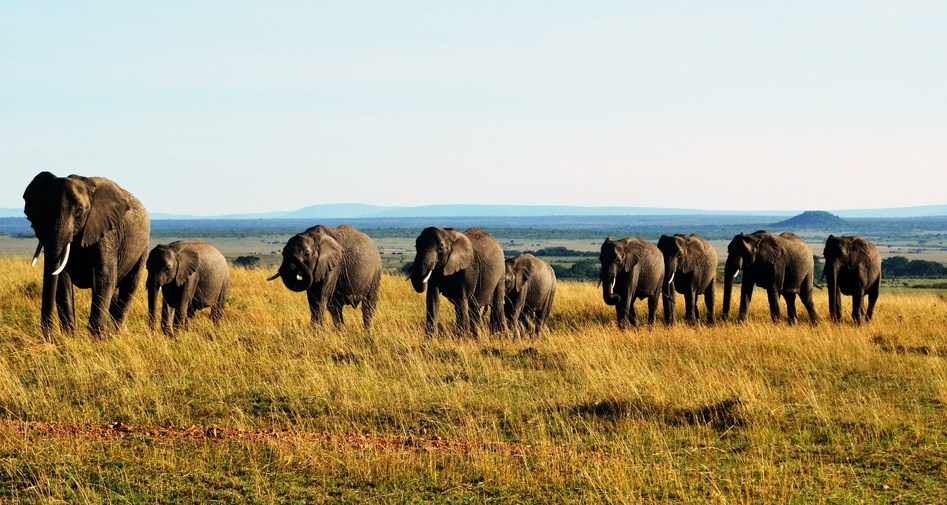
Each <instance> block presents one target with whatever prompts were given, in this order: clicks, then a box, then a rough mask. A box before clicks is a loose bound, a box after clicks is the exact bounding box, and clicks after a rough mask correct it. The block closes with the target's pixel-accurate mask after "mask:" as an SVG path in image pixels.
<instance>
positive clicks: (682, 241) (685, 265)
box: [674, 235, 694, 273]
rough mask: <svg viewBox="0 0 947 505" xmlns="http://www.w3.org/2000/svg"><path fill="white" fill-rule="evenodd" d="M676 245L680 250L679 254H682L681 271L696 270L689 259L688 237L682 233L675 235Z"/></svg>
mask: <svg viewBox="0 0 947 505" xmlns="http://www.w3.org/2000/svg"><path fill="white" fill-rule="evenodd" d="M674 246H675V248H676V249H677V251H678V252H679V254H680V255H681V259H680V265H681V266H680V269H681V272H684V273H690V272H692V271H693V270H694V266H693V265H691V263H690V261H688V260H689V258H688V253H689V252H690V251H688V249H687V239H686V238H684V237H682V236H680V235H675V236H674Z"/></svg>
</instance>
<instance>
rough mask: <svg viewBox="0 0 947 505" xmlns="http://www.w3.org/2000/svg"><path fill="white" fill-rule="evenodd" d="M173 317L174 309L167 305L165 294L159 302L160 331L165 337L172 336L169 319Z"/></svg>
mask: <svg viewBox="0 0 947 505" xmlns="http://www.w3.org/2000/svg"><path fill="white" fill-rule="evenodd" d="M173 317H174V307H172V306H171V304H170V303H168V299H167V293H166V294H165V297H164V299H163V300H161V331H163V332H164V334H165V335H172V334H173V333H174V331H173V330H172V327H171V319H172V318H173Z"/></svg>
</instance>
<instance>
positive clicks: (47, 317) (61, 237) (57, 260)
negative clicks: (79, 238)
mask: <svg viewBox="0 0 947 505" xmlns="http://www.w3.org/2000/svg"><path fill="white" fill-rule="evenodd" d="M71 229H72V222H70V221H67V222H63V221H59V222H58V223H57V224H56V227H55V232H54V233H53V235H52V239H53V241H54V244H52V247H49V246H47V245H46V244H43V250H44V251H45V254H44V257H43V259H44V261H43V303H42V308H41V309H40V327H41V328H42V330H43V335H46V336H49V334H50V333H51V332H52V330H53V325H54V324H55V322H54V319H53V317H54V316H53V312H54V308H55V307H56V291H57V289H58V285H59V277H58V276H59V274H61V273H62V271H63V270H64V269H65V268H66V263H67V262H68V261H69V253H70V251H71V249H72V234H71V233H67V232H66V231H65V230H71ZM38 249H39V248H37V250H38Z"/></svg>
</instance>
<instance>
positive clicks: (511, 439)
mask: <svg viewBox="0 0 947 505" xmlns="http://www.w3.org/2000/svg"><path fill="white" fill-rule="evenodd" d="M231 273H232V278H233V285H232V289H231V296H230V303H229V306H228V308H227V310H226V314H225V319H224V321H223V322H222V324H221V325H220V326H219V327H215V326H214V325H213V324H212V323H211V322H210V320H209V318H208V317H207V314H206V311H205V312H203V313H199V314H198V315H197V316H196V317H195V318H194V319H193V320H192V322H191V329H190V331H188V332H184V333H179V334H177V335H175V336H174V337H173V338H172V337H167V336H165V335H162V334H160V333H157V334H156V333H152V332H151V331H150V329H149V327H148V320H147V312H146V306H145V305H146V303H145V296H144V291H143V290H142V291H140V293H139V295H138V296H136V299H135V305H134V306H133V308H132V310H131V313H130V315H129V318H128V321H127V327H126V328H125V329H124V331H122V332H121V333H120V334H118V335H114V336H111V337H109V338H106V339H103V340H94V339H92V338H91V337H90V336H89V334H88V332H87V331H85V330H84V324H85V318H87V316H88V307H89V292H88V291H84V290H78V291H77V292H76V293H77V296H76V299H77V305H76V306H77V316H78V318H79V323H80V328H83V329H82V330H80V331H79V332H78V333H77V334H76V335H75V336H63V337H59V338H58V339H57V340H56V341H54V342H47V341H45V340H44V339H43V338H42V337H41V336H40V334H41V333H40V330H39V314H38V312H39V306H40V296H41V288H42V279H41V276H40V275H39V274H38V273H37V271H36V270H31V269H30V267H29V261H28V257H25V256H7V257H3V258H0V278H2V279H3V281H4V282H2V283H0V307H2V311H0V501H5V502H60V501H68V502H105V503H126V502H132V503H134V502H166V503H178V502H182V501H183V502H213V501H222V502H299V503H310V502H336V501H339V502H349V501H355V502H359V501H372V502H386V503H387V502H405V501H411V502H418V501H435V502H470V503H480V502H484V501H491V502H590V501H591V502H619V503H621V502H674V503H679V502H728V503H729V502H737V503H741V502H743V503H771V502H845V503H848V502H898V503H911V502H916V503H933V502H940V501H943V500H944V499H945V498H944V497H945V496H947V295H945V293H944V291H935V290H919V289H911V290H908V289H904V290H897V289H888V290H886V291H884V292H883V294H882V297H881V299H880V301H879V304H878V307H877V311H876V318H875V320H874V321H872V322H871V323H870V324H867V325H863V326H860V327H859V326H855V325H853V324H852V323H851V321H850V316H848V315H846V321H845V322H843V323H842V324H840V325H836V324H831V323H828V322H825V321H823V323H822V324H821V325H819V326H817V327H811V326H809V325H808V324H806V322H807V319H806V317H805V316H804V315H802V316H801V319H802V323H801V324H798V325H796V326H793V327H790V326H787V325H786V324H785V323H784V322H783V323H778V324H773V323H772V322H771V321H770V318H769V314H768V311H767V307H766V303H765V301H766V298H765V293H762V292H758V293H757V295H756V296H755V297H754V298H755V299H754V304H753V306H752V310H751V312H750V315H749V319H748V321H747V322H746V323H743V324H738V323H734V322H727V323H719V322H718V324H716V325H715V326H707V325H700V326H698V327H689V326H687V325H686V324H681V323H680V322H679V323H678V325H677V326H674V327H673V328H666V327H664V326H663V325H660V324H659V325H657V326H655V327H654V328H647V327H643V328H641V329H639V330H637V331H629V332H622V331H619V330H618V329H617V328H616V327H615V324H614V315H613V312H612V310H611V308H610V307H607V306H606V305H605V304H604V303H603V302H602V300H601V295H600V291H599V290H598V289H596V286H595V284H594V282H560V285H559V289H558V292H557V299H556V304H555V307H554V309H553V315H552V318H551V321H550V324H549V328H548V331H546V332H545V333H543V334H542V335H541V336H540V337H538V338H536V339H518V340H517V339H512V338H509V337H506V336H481V337H480V338H479V339H462V338H456V337H451V336H450V333H451V327H452V324H453V311H452V307H451V305H450V304H449V303H446V302H444V303H442V305H441V310H442V313H441V317H440V321H441V325H442V328H443V330H444V331H443V332H442V334H441V335H440V336H438V337H436V338H433V339H430V340H426V339H425V338H424V336H423V331H422V319H423V317H424V315H423V310H424V302H423V295H419V294H417V293H415V292H414V291H413V290H412V289H411V286H410V284H409V283H408V282H406V281H405V280H404V278H403V277H399V276H397V275H391V274H386V275H385V277H384V279H383V285H382V299H381V302H380V306H379V311H378V313H377V316H376V320H375V326H374V329H373V331H372V332H371V334H367V333H366V332H364V331H363V330H362V329H361V325H360V314H358V313H356V312H353V311H352V309H350V308H347V309H346V312H345V316H346V318H347V323H346V327H345V328H344V329H343V330H341V331H337V330H335V329H332V328H328V329H321V330H313V329H311V328H310V327H309V325H308V321H309V312H308V307H307V305H306V303H305V297H304V295H302V294H299V293H292V292H289V291H288V290H286V289H285V288H283V287H282V286H281V285H278V283H267V282H265V280H264V279H265V278H266V277H267V276H268V275H269V273H270V272H268V271H267V270H265V269H243V268H232V272H231ZM758 291H759V290H758ZM815 298H816V304H817V309H818V311H819V313H820V314H822V315H823V317H824V316H825V315H826V314H827V313H828V307H827V299H826V294H825V292H824V291H816V296H815ZM717 299H718V300H720V299H721V296H719V294H718V297H717ZM847 306H848V305H847V303H846V307H847ZM637 308H638V311H639V320H641V319H643V317H642V316H643V311H644V307H643V303H642V302H639V303H638V307H637ZM678 310H679V311H682V310H683V303H678ZM718 310H719V309H718ZM734 310H735V308H734ZM679 316H682V314H679ZM679 321H680V317H679Z"/></svg>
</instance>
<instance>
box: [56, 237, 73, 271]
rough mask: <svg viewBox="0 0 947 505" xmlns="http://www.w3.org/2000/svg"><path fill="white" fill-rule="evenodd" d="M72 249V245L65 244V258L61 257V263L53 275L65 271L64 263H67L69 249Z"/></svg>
mask: <svg viewBox="0 0 947 505" xmlns="http://www.w3.org/2000/svg"><path fill="white" fill-rule="evenodd" d="M71 248H72V243H68V244H66V256H65V257H63V259H62V263H61V264H60V265H59V268H57V269H56V271H54V272H53V275H59V274H60V273H61V272H62V271H63V270H65V269H66V262H68V261H69V249H71Z"/></svg>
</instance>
